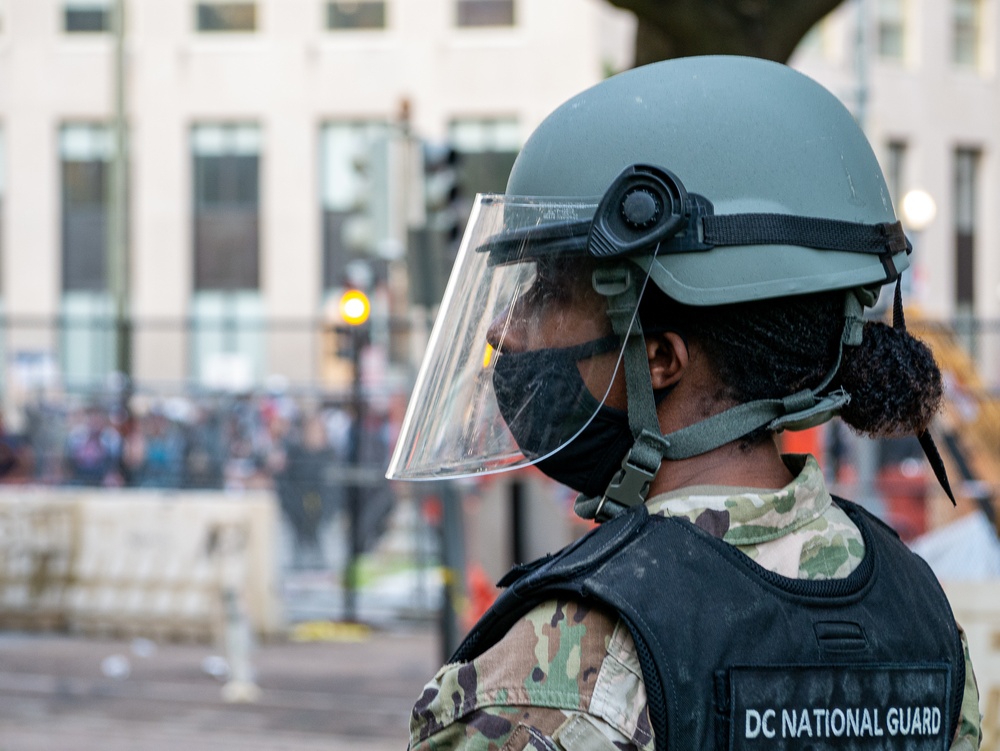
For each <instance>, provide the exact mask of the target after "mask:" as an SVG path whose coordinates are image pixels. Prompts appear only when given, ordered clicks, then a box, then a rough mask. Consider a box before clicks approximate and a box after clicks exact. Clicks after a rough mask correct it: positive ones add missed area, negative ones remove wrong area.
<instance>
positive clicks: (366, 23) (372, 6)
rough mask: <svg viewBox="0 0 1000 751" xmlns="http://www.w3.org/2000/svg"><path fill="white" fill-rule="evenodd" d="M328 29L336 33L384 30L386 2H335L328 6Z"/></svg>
mask: <svg viewBox="0 0 1000 751" xmlns="http://www.w3.org/2000/svg"><path fill="white" fill-rule="evenodd" d="M326 28H328V29H332V30H334V31H342V30H344V31H347V30H354V29H384V28H385V2H384V0H358V2H349V1H348V0H335V1H334V2H328V3H327V4H326Z"/></svg>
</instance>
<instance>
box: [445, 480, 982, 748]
mask: <svg viewBox="0 0 1000 751" xmlns="http://www.w3.org/2000/svg"><path fill="white" fill-rule="evenodd" d="M837 503H838V505H839V506H841V507H842V508H843V509H844V511H845V512H847V514H848V515H849V516H850V518H851V519H852V521H853V522H854V523H855V524H856V525H857V526H858V528H859V529H860V530H861V533H862V535H863V537H864V541H865V551H866V552H865V556H864V560H863V561H862V562H861V564H859V566H858V567H857V568H856V569H855V570H854V571H853V572H852V573H851V575H850V576H848V577H847V578H845V579H830V580H820V581H809V580H801V579H789V578H786V577H783V576H779V575H777V574H775V573H773V572H770V571H767V570H766V569H764V568H762V567H761V566H760V565H758V564H757V563H755V562H753V561H752V560H750V558H748V557H747V556H746V555H744V554H743V553H741V552H740V551H738V550H737V549H736V548H734V547H733V546H731V545H729V544H727V543H725V542H723V541H721V540H719V539H716V538H714V537H712V536H711V535H709V534H707V533H705V532H704V531H702V530H701V529H699V528H698V527H696V526H695V525H694V524H691V523H690V522H689V521H687V520H686V519H680V518H668V517H662V516H650V515H649V514H648V513H647V511H646V509H645V507H641V506H640V507H638V508H636V509H633V510H631V511H629V512H627V513H624V514H622V515H620V516H618V517H616V518H614V519H612V520H610V521H608V522H605V523H604V524H602V525H601V526H600V527H598V528H596V529H595V530H593V531H592V532H591V533H590V534H588V535H587V536H585V537H583V538H582V539H580V540H578V541H577V542H575V543H573V544H572V545H570V546H569V547H567V548H565V549H564V550H563V551H561V552H560V553H558V554H556V555H554V556H549V557H547V558H544V559H542V560H540V561H536V562H535V563H532V564H529V565H528V566H525V567H521V568H519V569H515V570H514V571H512V572H510V573H509V574H508V575H507V576H506V577H505V578H504V580H502V581H501V585H504V586H508V587H509V588H508V589H507V590H506V591H505V592H504V593H503V594H502V595H501V596H500V597H499V598H498V599H497V601H496V603H495V604H494V606H493V607H492V608H491V609H490V610H489V611H488V612H487V613H486V615H485V616H483V618H482V620H481V621H480V622H479V623H478V624H476V626H475V628H474V629H473V630H472V631H471V632H470V634H469V635H468V637H466V640H465V641H464V642H463V643H462V645H461V646H460V647H459V649H458V651H457V652H456V654H455V656H454V658H453V660H456V661H458V660H460V661H468V660H470V659H472V658H474V657H476V656H477V655H479V654H481V653H482V652H484V651H485V650H486V649H488V648H489V647H491V646H492V645H494V644H496V643H497V642H498V641H499V640H500V639H501V638H502V637H503V635H504V634H505V633H506V632H507V631H508V629H509V628H510V627H511V626H512V625H513V624H514V623H515V622H516V621H517V620H518V619H519V618H521V617H522V616H523V615H525V614H526V613H527V612H528V611H530V610H531V609H532V608H534V607H535V606H537V605H539V604H541V603H542V602H545V601H546V600H552V599H558V598H568V599H573V600H578V601H580V602H583V603H585V604H587V605H590V606H593V607H599V608H601V609H604V610H606V611H608V612H612V613H615V614H617V615H618V617H619V618H621V620H622V621H623V622H624V623H625V624H626V625H627V627H628V629H629V631H630V633H631V635H632V639H633V640H634V641H635V645H636V650H637V652H638V655H639V660H640V663H641V665H642V674H643V681H644V683H645V686H646V693H647V702H648V707H649V714H650V721H651V724H652V727H653V732H654V738H655V743H656V748H657V750H658V751H666V750H667V749H672V750H673V751H677V750H678V749H698V750H699V751H708V750H709V749H720V750H721V749H733V750H734V751H736V750H748V751H749V750H755V749H759V750H761V751H763V750H764V749H798V748H802V749H805V748H809V749H897V748H898V749H932V748H933V749H939V750H940V749H946V748H948V746H949V745H950V742H951V739H952V737H953V735H954V732H955V728H956V727H957V724H958V720H959V715H960V711H961V702H962V696H963V692H964V685H965V660H964V655H963V652H962V647H961V640H960V636H959V633H958V629H957V627H956V624H955V618H954V615H953V614H952V612H951V608H950V606H949V605H948V601H947V600H946V599H945V596H944V593H943V592H942V590H941V587H940V585H939V584H938V582H937V580H936V578H935V577H934V574H933V573H932V572H931V570H930V568H929V567H928V566H927V564H926V563H924V562H923V560H921V559H920V558H919V557H917V556H916V555H914V554H913V553H912V552H910V551H909V549H907V548H906V546H905V545H903V543H902V542H901V541H900V540H899V538H898V537H897V536H896V534H895V532H893V531H892V530H891V529H889V528H888V527H887V526H885V525H884V524H882V523H881V522H880V521H878V520H877V519H876V518H875V517H873V516H871V515H870V514H868V513H867V512H865V511H864V510H862V509H861V508H860V507H858V506H856V505H854V504H851V503H848V502H846V501H841V500H839V499H838V501H837Z"/></svg>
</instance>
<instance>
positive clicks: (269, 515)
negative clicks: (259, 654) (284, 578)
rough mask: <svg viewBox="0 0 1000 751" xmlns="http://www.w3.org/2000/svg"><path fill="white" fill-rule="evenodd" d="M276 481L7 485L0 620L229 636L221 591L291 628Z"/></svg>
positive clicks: (266, 620) (265, 629)
mask: <svg viewBox="0 0 1000 751" xmlns="http://www.w3.org/2000/svg"><path fill="white" fill-rule="evenodd" d="M277 508H278V507H277V503H276V500H275V498H274V496H273V494H272V493H270V492H267V491H259V492H243V493H238V494H230V493H212V492H190V493H188V492H184V493H180V492H169V491H155V490H131V489H129V490H90V489H51V488H44V489H42V488H38V489H34V488H24V487H18V488H16V489H15V488H11V489H9V490H8V489H3V490H0V625H2V626H6V627H15V628H28V629H31V628H54V627H55V628H59V627H65V628H68V629H70V630H78V631H86V632H111V633H126V634H136V635H140V634H142V635H150V636H153V637H157V638H171V639H198V640H204V639H211V638H220V636H221V635H222V633H223V631H224V622H225V608H224V603H223V596H224V593H230V594H229V596H231V595H232V593H236V596H237V597H238V598H239V599H240V601H241V610H242V612H244V613H245V614H246V617H247V619H248V621H249V624H250V626H251V627H252V628H253V630H254V631H255V632H256V633H257V634H258V635H259V636H262V637H264V638H267V637H269V636H272V635H276V634H278V633H280V632H282V631H283V629H284V622H283V614H282V607H281V599H280V596H279V595H280V593H279V591H278V587H279V585H278V577H277V574H278V569H277V530H278V511H277Z"/></svg>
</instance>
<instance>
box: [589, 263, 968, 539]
mask: <svg viewBox="0 0 1000 751" xmlns="http://www.w3.org/2000/svg"><path fill="white" fill-rule="evenodd" d="M593 285H594V289H596V290H597V292H599V293H600V294H601V295H604V296H605V297H606V298H607V301H608V302H607V308H608V317H609V318H610V319H611V325H612V328H613V330H614V332H615V333H616V334H617V335H618V336H619V337H620V338H622V340H623V341H624V347H623V365H624V369H625V386H626V393H627V396H628V420H629V428H630V429H631V431H632V435H633V437H634V438H635V443H634V444H633V446H632V448H631V449H630V450H629V452H628V453H627V454H626V455H625V458H624V459H623V460H622V467H621V470H620V471H619V472H618V473H617V474H616V475H615V477H614V478H613V479H612V480H611V482H610V483H609V485H608V487H607V489H606V490H605V492H604V495H603V496H602V497H600V498H589V497H586V496H580V497H579V498H578V499H577V501H576V504H575V511H576V513H577V514H578V515H579V516H582V517H583V518H586V519H595V520H597V521H605V520H607V519H610V518H612V517H614V516H616V515H617V514H619V513H621V512H623V511H625V510H627V509H629V508H632V507H634V506H638V505H641V504H643V503H644V502H645V500H646V495H647V493H648V492H649V487H650V483H651V482H652V480H653V478H654V477H655V476H656V473H657V472H658V471H659V469H660V464H661V463H662V461H663V460H664V459H671V460H678V459H686V458H689V457H692V456H698V455H699V454H704V453H707V452H708V451H711V450H713V449H716V448H718V447H720V446H724V445H725V444H727V443H730V442H731V441H734V440H737V439H738V438H741V437H743V436H745V435H747V434H748V433H751V432H752V431H754V430H757V429H758V428H762V427H765V426H766V427H767V428H768V429H769V430H771V431H778V430H783V429H786V428H790V429H794V430H802V429H805V428H808V427H812V426H815V425H819V424H821V423H823V422H826V421H827V420H829V419H831V418H832V417H834V416H835V415H837V414H839V413H840V410H841V409H842V408H843V407H844V405H846V404H847V403H848V402H850V399H851V397H850V394H848V393H847V392H846V391H844V390H843V389H836V390H834V391H831V392H829V393H826V394H824V393H823V392H824V391H825V390H826V389H827V387H828V386H829V385H830V383H831V382H832V380H833V378H834V376H835V375H836V373H837V370H838V369H839V368H840V362H841V357H842V354H843V348H844V346H857V345H859V344H860V343H861V338H862V329H863V326H864V318H863V313H864V309H865V307H870V306H872V305H874V303H875V299H876V296H877V295H876V293H875V292H874V291H872V290H867V289H856V290H849V291H848V292H847V293H846V295H845V302H844V330H843V334H842V335H841V338H840V346H839V347H838V350H837V359H836V361H835V362H834V364H833V367H831V368H830V370H829V371H828V372H827V374H826V376H825V377H824V378H823V381H822V382H821V383H820V384H819V385H818V386H817V387H816V388H813V389H804V390H802V391H799V392H797V393H795V394H791V395H790V396H787V397H784V398H783V399H758V400H755V401H752V402H746V403H744V404H738V405H736V406H734V407H731V408H729V409H727V410H724V411H723V412H720V413H718V414H715V415H712V416H711V417H709V418H706V419H705V420H701V421H700V422H697V423H694V424H692V425H688V426H686V427H684V428H681V429H680V430H676V431H674V432H673V433H669V434H667V435H663V434H661V433H660V425H659V419H658V418H657V414H656V404H655V400H654V397H653V385H652V380H651V378H650V375H649V364H648V360H647V357H646V347H645V338H644V336H643V331H642V324H641V322H640V321H639V319H638V313H637V311H638V304H639V297H640V294H641V289H639V285H638V284H637V283H636V280H635V274H634V273H633V269H632V268H630V267H629V266H627V265H625V264H621V265H616V266H612V267H605V268H600V269H598V270H596V271H595V272H594V275H593ZM896 296H897V305H896V308H897V310H898V309H899V308H900V307H901V305H900V304H899V302H898V299H899V293H898V287H897V295H896ZM633 319H634V320H633ZM901 320H902V317H901V316H898V317H897V318H896V321H897V323H896V325H897V327H898V326H899V325H901V324H899V323H898V322H899V321H901ZM925 436H926V441H929V438H930V436H929V434H927V433H926V431H925V433H924V434H923V435H922V436H920V438H921V444H924V443H925ZM931 445H932V446H933V444H931ZM925 450H926V447H925ZM934 453H935V454H936V451H935V452H934ZM928 458H930V459H931V464H932V466H935V473H936V474H938V478H939V479H941V476H942V474H941V472H939V471H938V469H937V466H936V465H935V462H934V461H933V457H932V456H931V453H930V452H929V451H928ZM937 464H940V459H938V462H937ZM942 485H943V486H944V487H945V489H946V491H948V492H949V496H950V495H951V493H950V489H949V488H948V486H947V477H945V478H944V480H943V481H942Z"/></svg>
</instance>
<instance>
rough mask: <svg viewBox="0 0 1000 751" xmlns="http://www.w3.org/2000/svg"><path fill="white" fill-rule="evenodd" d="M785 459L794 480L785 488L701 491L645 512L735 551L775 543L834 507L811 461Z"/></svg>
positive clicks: (670, 497) (678, 493)
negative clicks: (682, 522) (672, 519)
mask: <svg viewBox="0 0 1000 751" xmlns="http://www.w3.org/2000/svg"><path fill="white" fill-rule="evenodd" d="M782 459H783V460H784V462H785V466H787V467H788V469H789V470H790V471H791V472H792V474H794V475H795V479H793V480H792V481H791V482H790V483H789V484H788V485H786V486H785V487H783V488H778V489H775V490H762V489H761V488H739V487H730V486H721V485H697V486H692V487H687V488H681V489H679V490H674V491H671V492H669V493H662V494H660V495H657V496H654V497H653V498H650V499H649V500H648V501H646V508H647V509H648V510H649V513H651V514H659V515H660V516H680V517H685V518H687V519H689V520H690V521H691V522H693V523H694V524H696V525H697V526H699V527H701V528H702V529H704V530H705V531H706V532H708V533H709V534H711V535H713V536H715V537H718V538H720V539H722V540H725V541H726V542H728V543H731V544H733V545H757V544H760V543H762V542H767V541H769V540H774V539H776V538H778V537H782V536H783V535H786V534H788V533H789V532H791V531H793V530H796V529H798V528H799V527H802V526H804V525H806V524H808V523H809V522H811V521H813V520H815V519H817V518H818V517H820V516H822V515H823V513H824V512H825V511H826V510H827V509H828V508H829V507H830V504H831V503H832V499H831V497H830V493H829V491H828V490H827V488H826V482H825V481H824V479H823V471H822V470H821V469H820V467H819V464H818V463H817V462H816V460H815V459H814V458H813V457H812V456H810V455H808V454H785V455H784V456H783V457H782Z"/></svg>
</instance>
